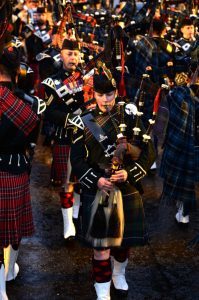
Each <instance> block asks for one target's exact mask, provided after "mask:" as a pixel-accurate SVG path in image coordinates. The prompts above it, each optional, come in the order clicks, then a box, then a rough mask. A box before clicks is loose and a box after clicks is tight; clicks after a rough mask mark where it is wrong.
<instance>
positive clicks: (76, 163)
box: [70, 129, 102, 190]
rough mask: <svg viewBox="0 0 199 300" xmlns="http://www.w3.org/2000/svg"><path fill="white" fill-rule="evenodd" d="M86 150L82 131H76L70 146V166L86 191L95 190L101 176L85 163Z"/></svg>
mask: <svg viewBox="0 0 199 300" xmlns="http://www.w3.org/2000/svg"><path fill="white" fill-rule="evenodd" d="M88 155H89V153H88V149H87V148H86V144H85V141H84V130H80V129H78V130H77V132H76V133H75V134H74V140H73V144H72V146H71V155H70V159H71V165H72V170H73V172H74V174H75V175H76V176H77V177H78V179H79V182H80V183H81V184H82V186H83V187H85V188H87V189H90V190H92V189H96V188H97V182H98V180H99V178H100V177H102V174H101V173H99V172H96V171H95V170H94V169H93V168H92V167H91V166H90V165H89V163H88V162H87V157H88Z"/></svg>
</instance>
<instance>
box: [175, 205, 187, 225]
mask: <svg viewBox="0 0 199 300" xmlns="http://www.w3.org/2000/svg"><path fill="white" fill-rule="evenodd" d="M176 220H177V222H178V223H183V224H188V223H189V215H186V216H183V207H182V206H181V207H180V208H179V209H178V212H177V214H176Z"/></svg>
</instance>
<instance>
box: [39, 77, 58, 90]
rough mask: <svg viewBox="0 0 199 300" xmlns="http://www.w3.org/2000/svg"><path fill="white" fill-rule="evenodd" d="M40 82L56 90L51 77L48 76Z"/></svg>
mask: <svg viewBox="0 0 199 300" xmlns="http://www.w3.org/2000/svg"><path fill="white" fill-rule="evenodd" d="M41 83H42V84H44V85H47V86H48V87H50V88H51V89H53V90H55V91H56V86H55V83H54V81H53V79H52V78H50V77H48V78H46V79H44V80H43V81H42V82H41Z"/></svg>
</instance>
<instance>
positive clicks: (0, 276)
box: [0, 265, 8, 300]
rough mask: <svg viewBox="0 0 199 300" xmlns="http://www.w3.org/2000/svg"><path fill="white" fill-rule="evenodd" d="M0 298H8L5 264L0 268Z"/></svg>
mask: <svg viewBox="0 0 199 300" xmlns="http://www.w3.org/2000/svg"><path fill="white" fill-rule="evenodd" d="M0 300H8V297H7V294H6V281H5V270H4V265H2V266H1V269H0Z"/></svg>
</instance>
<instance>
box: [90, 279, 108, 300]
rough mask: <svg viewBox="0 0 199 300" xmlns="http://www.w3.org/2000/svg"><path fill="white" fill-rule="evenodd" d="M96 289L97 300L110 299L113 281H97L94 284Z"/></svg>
mask: <svg viewBox="0 0 199 300" xmlns="http://www.w3.org/2000/svg"><path fill="white" fill-rule="evenodd" d="M94 287H95V291H96V294H97V300H110V299H111V296H110V287H111V281H109V282H103V283H99V282H96V283H95V284H94Z"/></svg>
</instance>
